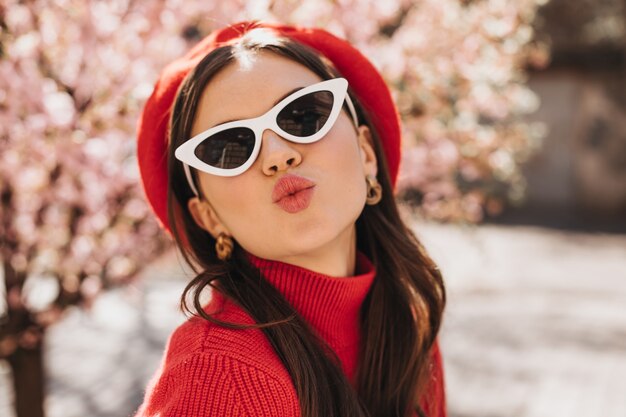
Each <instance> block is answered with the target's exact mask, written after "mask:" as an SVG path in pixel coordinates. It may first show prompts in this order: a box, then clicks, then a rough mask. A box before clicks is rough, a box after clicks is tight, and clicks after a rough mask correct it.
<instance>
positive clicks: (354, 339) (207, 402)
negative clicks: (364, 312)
mask: <svg viewBox="0 0 626 417" xmlns="http://www.w3.org/2000/svg"><path fill="white" fill-rule="evenodd" d="M250 259H251V260H252V262H253V263H254V264H255V265H257V266H258V267H259V268H260V269H261V271H262V273H263V275H264V276H265V277H266V279H267V280H268V281H269V282H270V283H271V284H272V285H274V286H275V287H276V288H277V289H278V290H279V291H280V292H281V293H282V294H283V295H284V296H285V298H286V299H287V300H288V301H289V302H290V303H291V304H292V305H293V306H294V308H295V309H296V310H297V311H298V312H299V313H300V314H301V315H302V317H303V318H304V319H305V320H306V321H307V322H308V323H309V324H310V325H311V326H312V328H313V329H314V331H316V332H317V333H318V334H319V335H320V336H321V337H322V338H323V339H324V340H325V341H326V342H327V343H328V344H329V346H330V347H331V348H332V349H333V350H334V351H335V353H337V355H338V357H339V358H340V360H341V365H342V369H343V370H344V372H345V373H346V375H347V377H348V378H349V380H350V381H351V382H353V383H354V372H355V368H356V364H357V360H358V357H357V355H358V347H359V343H360V334H359V326H358V313H359V309H360V307H361V304H362V303H363V300H364V299H365V296H366V295H367V293H368V291H369V289H370V287H371V285H372V283H373V281H374V279H375V269H374V266H373V265H372V263H371V262H370V261H369V260H368V259H367V257H365V256H364V255H363V254H362V253H358V254H357V264H356V271H355V275H354V276H351V277H342V278H334V277H330V276H327V275H323V274H319V273H315V272H313V271H310V270H308V269H304V268H300V267H297V266H294V265H290V264H286V263H282V262H277V261H269V260H265V259H260V258H257V257H255V256H252V255H250ZM204 308H205V311H207V312H208V313H216V317H217V318H219V319H221V320H225V321H229V322H237V323H245V324H252V323H254V321H253V320H252V318H251V317H250V316H249V315H247V314H246V313H245V312H244V311H243V310H241V309H240V308H238V307H237V306H236V305H235V304H234V303H232V302H230V301H228V300H227V299H226V298H224V297H223V296H221V294H219V293H217V292H214V295H213V297H212V300H211V301H210V303H209V304H207V305H206V306H205V307H204ZM434 348H435V349H434V350H433V358H434V359H435V360H434V362H433V363H434V365H435V366H434V368H433V369H432V379H431V384H430V385H429V388H428V391H427V392H426V394H425V395H424V397H423V398H422V400H421V401H420V404H421V405H422V407H423V408H424V410H425V412H426V413H427V415H428V417H446V408H445V394H444V380H443V367H442V362H441V356H440V353H439V348H438V344H437V343H436V344H435V346H434ZM148 416H159V417H174V416H176V417H185V416H186V417H211V416H220V417H234V416H237V417H239V416H261V417H263V416H268V417H269V416H281V417H296V416H300V407H299V403H298V397H297V394H296V390H295V387H294V386H293V383H292V380H291V378H290V376H289V374H288V373H287V370H286V369H285V368H284V366H283V364H282V362H281V361H280V359H279V358H278V356H277V355H276V353H275V351H274V349H273V348H272V346H271V345H270V343H269V342H268V340H267V339H266V337H265V336H264V334H263V333H262V331H261V330H256V329H250V330H234V329H228V328H225V327H221V326H218V325H214V324H212V323H210V322H208V321H206V320H204V319H198V318H195V317H194V318H191V319H189V320H187V321H186V322H184V323H183V324H181V325H180V326H179V327H178V328H177V329H175V330H174V332H173V333H172V334H171V335H170V337H169V339H168V341H167V345H166V347H165V352H164V355H163V358H162V361H161V365H160V367H159V369H158V370H157V371H156V373H155V374H154V376H153V377H152V379H151V380H150V382H149V383H148V386H147V389H146V392H145V397H144V401H143V403H142V404H141V406H140V407H139V408H138V410H137V411H136V414H135V417H148ZM416 416H417V414H416Z"/></svg>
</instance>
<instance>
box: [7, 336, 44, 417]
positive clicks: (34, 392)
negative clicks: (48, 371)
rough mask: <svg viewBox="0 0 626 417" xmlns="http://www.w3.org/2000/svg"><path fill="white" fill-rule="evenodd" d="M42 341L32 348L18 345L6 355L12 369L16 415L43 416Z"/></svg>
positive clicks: (21, 416)
mask: <svg viewBox="0 0 626 417" xmlns="http://www.w3.org/2000/svg"><path fill="white" fill-rule="evenodd" d="M42 347H43V343H42V340H40V341H39V342H38V343H37V346H36V347H34V348H32V349H24V348H23V347H18V348H17V349H16V350H15V352H13V354H11V355H10V356H9V357H8V362H9V364H10V365H11V370H12V371H13V388H14V392H15V412H16V417H44V410H43V400H44V369H43V349H42Z"/></svg>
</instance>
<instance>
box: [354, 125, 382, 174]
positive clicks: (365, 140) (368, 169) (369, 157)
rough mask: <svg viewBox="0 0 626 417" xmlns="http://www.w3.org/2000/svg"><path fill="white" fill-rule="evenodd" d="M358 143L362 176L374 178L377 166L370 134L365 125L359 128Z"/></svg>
mask: <svg viewBox="0 0 626 417" xmlns="http://www.w3.org/2000/svg"><path fill="white" fill-rule="evenodd" d="M358 141H359V150H360V151H361V162H362V163H363V174H364V175H372V176H374V177H375V176H376V175H377V174H378V165H377V159H376V152H375V151H374V141H373V139H372V132H371V131H370V128H369V127H368V126H367V125H361V126H359V138H358Z"/></svg>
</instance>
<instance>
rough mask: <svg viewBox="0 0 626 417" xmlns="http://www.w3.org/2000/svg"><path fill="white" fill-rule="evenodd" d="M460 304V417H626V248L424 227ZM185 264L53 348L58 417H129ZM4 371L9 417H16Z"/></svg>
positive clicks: (156, 274) (112, 303)
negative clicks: (11, 408)
mask: <svg viewBox="0 0 626 417" xmlns="http://www.w3.org/2000/svg"><path fill="white" fill-rule="evenodd" d="M414 229H415V231H416V233H417V235H418V237H420V238H421V239H422V240H423V241H424V242H425V245H426V247H427V249H428V250H429V252H430V253H431V255H432V257H433V258H434V259H435V260H436V261H437V262H438V263H439V265H440V267H441V269H442V271H443V273H444V277H445V279H446V282H447V287H448V294H449V302H448V306H447V309H446V313H445V317H444V324H443V329H442V333H441V337H442V339H441V341H442V344H441V349H442V353H443V355H444V367H445V376H446V388H447V396H448V409H449V414H450V417H491V416H493V417H574V416H585V417H596V416H597V417H625V416H626V382H625V381H626V235H605V234H592V233H571V232H564V231H553V230H550V229H544V228H536V227H529V226H524V227H511V226H495V225H487V226H480V227H478V228H473V227H468V228H461V227H458V226H443V225H436V224H427V223H419V224H416V225H415V228H414ZM177 262H178V261H177V259H176V258H175V257H166V258H164V259H162V260H161V261H160V262H159V264H158V265H157V264H155V265H153V266H152V268H151V269H150V270H148V271H146V273H145V275H144V277H145V279H144V280H143V281H141V282H139V283H138V284H137V285H136V286H134V287H131V288H129V289H128V290H124V291H122V290H119V291H114V292H111V293H109V294H106V295H105V296H103V297H102V298H101V299H100V300H99V302H98V303H97V304H96V307H95V308H94V310H93V312H92V313H91V314H86V313H84V312H81V311H79V310H74V311H71V312H70V313H69V314H68V316H67V318H66V319H65V320H64V321H63V322H61V323H59V324H58V325H56V326H55V327H54V328H53V329H51V331H50V333H49V337H48V340H47V357H46V360H47V370H48V374H49V381H48V392H49V396H48V399H47V403H46V408H47V411H48V417H61V416H63V417H74V416H76V417H78V416H81V417H83V416H90V417H113V416H115V417H125V416H128V415H130V414H131V412H132V411H133V410H134V409H135V408H136V407H137V406H138V405H139V403H140V402H141V400H142V396H143V389H144V388H145V384H146V383H147V380H148V379H149V378H150V376H151V375H152V373H153V372H154V370H155V369H156V367H157V366H158V362H159V360H160V358H161V354H162V349H163V345H164V343H165V339H166V338H167V336H168V335H169V333H170V331H171V330H172V329H173V328H174V327H175V326H176V325H177V324H178V323H180V322H181V321H182V320H184V317H183V316H182V314H181V313H179V312H178V310H177V308H178V302H179V297H180V293H181V292H182V289H183V287H184V283H185V279H187V277H186V275H185V273H184V271H183V270H182V269H181V267H180V266H179V265H178V263H177ZM7 376H8V370H7V369H6V367H2V366H0V415H2V416H6V417H13V413H12V411H11V410H10V402H11V392H10V390H9V388H8V387H9V386H8V383H7Z"/></svg>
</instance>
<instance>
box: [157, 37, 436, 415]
mask: <svg viewBox="0 0 626 417" xmlns="http://www.w3.org/2000/svg"><path fill="white" fill-rule="evenodd" d="M261 30H262V29H261ZM258 51H270V52H272V53H276V54H278V55H280V56H283V57H287V58H289V59H292V60H294V61H296V62H298V63H300V64H302V65H304V66H305V67H307V68H309V69H310V70H312V71H313V72H315V73H316V74H317V75H319V76H320V77H321V78H322V79H330V78H334V77H337V76H341V75H340V74H339V73H338V71H337V70H336V69H334V67H333V66H332V63H330V62H329V61H328V60H327V59H325V58H324V57H322V56H320V54H319V53H317V52H316V51H314V50H313V49H311V48H309V47H308V46H306V45H303V44H301V43H299V42H296V41H294V40H291V39H289V38H283V37H279V36H268V35H267V34H263V35H262V36H259V29H256V30H252V31H250V32H248V33H247V34H245V35H244V36H242V37H241V38H240V40H239V41H238V42H237V43H235V44H233V45H227V46H222V47H219V48H217V49H214V50H213V51H211V52H210V53H209V54H207V55H206V57H204V58H203V59H202V60H201V61H200V62H199V64H198V65H197V67H196V68H195V69H194V70H193V71H191V72H190V73H189V74H188V76H187V77H186V78H185V80H184V81H183V83H182V85H181V86H180V88H179V90H178V92H177V96H176V100H175V103H174V106H173V110H172V115H171V118H170V136H169V141H170V143H169V152H168V169H169V179H168V181H169V184H168V220H169V224H170V225H171V229H172V235H173V236H174V239H175V240H176V243H177V246H178V248H180V250H181V253H182V255H183V256H184V258H185V260H186V262H187V263H189V265H190V266H191V267H192V268H193V270H194V271H195V272H196V273H197V276H196V277H195V278H194V279H193V280H191V281H190V282H189V283H188V285H187V286H186V288H185V290H184V292H183V294H182V297H181V310H186V311H188V312H189V313H191V314H193V315H195V316H200V317H202V318H204V319H206V320H208V321H210V322H212V323H217V324H219V325H222V326H226V327H230V328H249V327H250V326H243V325H237V324H235V323H225V322H222V321H220V320H217V319H216V318H214V317H212V316H211V315H209V314H207V313H206V312H205V311H204V310H203V306H202V304H201V301H200V296H201V292H202V291H203V290H204V289H205V288H206V287H207V286H208V287H211V288H213V289H214V290H216V291H220V292H221V293H223V294H224V295H225V296H226V297H228V298H230V299H232V300H233V301H234V302H235V303H237V304H238V305H239V306H241V307H242V308H243V309H244V310H245V311H247V312H248V314H250V316H251V317H252V318H253V319H254V320H255V322H256V323H258V324H257V325H255V326H254V327H256V328H259V329H261V330H262V331H263V332H264V334H265V335H266V337H267V338H268V340H269V342H270V343H271V345H272V346H273V348H274V349H275V351H276V353H277V354H278V356H279V357H280V359H281V360H282V362H283V364H284V366H285V368H286V369H287V371H288V372H289V374H290V376H291V378H292V380H293V383H294V386H295V389H296V392H297V393H298V398H299V402H300V408H301V411H302V415H303V416H304V417H339V416H341V417H348V416H350V417H352V416H354V417H356V416H403V417H404V416H409V415H412V414H413V413H414V412H415V411H414V410H419V412H420V413H423V411H422V410H421V409H420V408H419V404H418V402H419V400H420V397H421V395H422V394H423V393H424V391H425V389H426V385H427V384H428V383H429V379H430V370H431V361H432V356H431V348H432V346H433V343H434V341H435V338H436V336H437V333H438V331H439V328H440V324H441V319H442V315H443V310H444V307H445V303H446V292H445V288H444V283H443V278H442V276H441V274H440V272H439V269H438V268H437V266H436V265H435V263H434V262H433V261H432V260H431V258H430V257H429V256H428V255H427V253H426V250H425V249H424V247H423V246H422V245H421V243H420V242H419V241H418V239H417V238H416V237H415V235H414V234H413V232H412V231H411V230H410V229H409V228H408V227H406V226H405V224H404V223H403V221H402V219H401V217H400V214H399V212H398V208H397V206H396V201H395V199H394V196H393V187H392V184H391V181H390V176H389V170H388V168H387V164H386V160H385V157H384V153H383V149H382V145H381V142H380V135H381V134H383V135H384V132H377V131H376V129H375V126H374V125H373V124H372V123H371V121H370V120H371V118H370V115H369V114H368V113H367V111H366V109H365V108H364V107H363V106H362V105H361V103H360V102H359V100H358V96H356V95H355V94H354V92H353V91H352V90H351V89H349V90H348V93H349V94H350V97H351V98H353V102H354V105H355V108H356V110H357V115H358V118H359V124H365V125H367V126H369V128H370V131H371V133H372V139H373V146H374V150H375V152H376V155H377V159H378V176H377V177H378V181H379V182H380V184H381V185H382V188H383V196H382V200H381V201H380V202H379V203H378V204H376V205H366V206H365V207H364V209H363V212H362V213H361V215H360V216H359V218H358V220H357V222H356V231H357V248H358V250H360V251H361V252H363V253H364V254H365V255H367V256H368V258H369V259H370V260H371V261H372V262H373V264H374V265H375V266H376V271H377V276H376V279H375V280H374V283H373V284H372V287H371V289H370V292H369V293H368V295H367V297H366V299H365V301H364V303H363V306H362V308H361V316H360V318H361V321H360V322H361V324H360V325H361V331H362V344H361V346H360V352H359V355H360V363H359V364H358V367H357V373H356V380H357V383H356V390H355V389H354V388H353V387H352V386H351V384H350V382H349V381H348V379H347V377H346V376H345V374H344V373H343V371H342V370H341V365H340V363H339V359H338V358H337V356H336V355H335V354H334V353H333V352H332V350H331V349H329V348H328V346H327V345H326V344H325V342H324V341H323V340H321V339H320V338H319V337H317V336H316V335H315V333H314V332H313V331H312V329H311V328H310V327H309V325H308V324H307V323H306V322H305V321H304V320H303V319H302V318H301V316H300V315H299V314H298V313H297V312H296V311H295V310H294V309H293V307H292V306H291V305H290V304H289V303H288V302H287V301H286V300H285V298H284V297H283V296H282V295H281V294H280V292H278V290H276V289H275V288H274V287H273V286H272V285H271V284H269V283H268V282H267V281H266V280H263V279H261V280H259V279H258V277H259V274H260V272H259V270H258V269H257V268H255V267H254V266H253V265H251V264H250V263H249V261H248V259H247V258H246V256H245V253H244V251H243V249H242V248H241V247H240V246H239V245H238V244H237V242H235V245H234V248H233V254H232V257H231V259H230V260H229V261H220V260H219V259H218V258H217V255H216V253H215V239H214V238H213V236H211V234H210V233H208V232H207V231H206V230H204V229H202V228H201V227H199V226H198V225H197V224H196V223H195V221H194V220H193V217H192V215H191V213H190V212H189V210H188V208H187V202H188V200H189V199H190V198H192V197H194V194H193V192H192V191H191V189H190V187H189V185H188V184H187V181H186V178H185V174H184V171H183V166H182V163H181V162H180V161H178V160H177V159H176V158H175V157H174V150H175V148H176V147H177V146H179V145H180V144H181V143H182V142H184V141H186V140H188V139H189V138H190V133H191V128H192V124H193V121H194V118H195V113H196V109H197V107H198V101H199V99H200V96H201V94H202V92H203V90H204V88H205V86H206V85H207V84H208V83H209V82H210V81H211V79H212V77H213V76H215V75H216V74H217V73H218V72H219V71H220V70H221V69H223V68H224V67H225V66H227V65H228V64H229V63H232V62H233V61H234V60H235V59H238V57H239V56H240V54H242V53H255V52H258ZM192 176H193V178H194V181H195V183H196V184H199V182H198V179H197V176H196V171H195V169H192ZM197 188H198V189H199V190H200V187H197ZM200 192H201V190H200ZM203 198H204V196H203ZM176 216H180V219H177V218H176ZM181 229H182V230H181ZM187 242H188V243H187ZM192 289H193V290H194V291H193V305H194V308H195V312H193V311H191V310H190V309H189V307H188V306H187V300H186V299H187V293H188V292H189V291H190V290H192Z"/></svg>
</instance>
